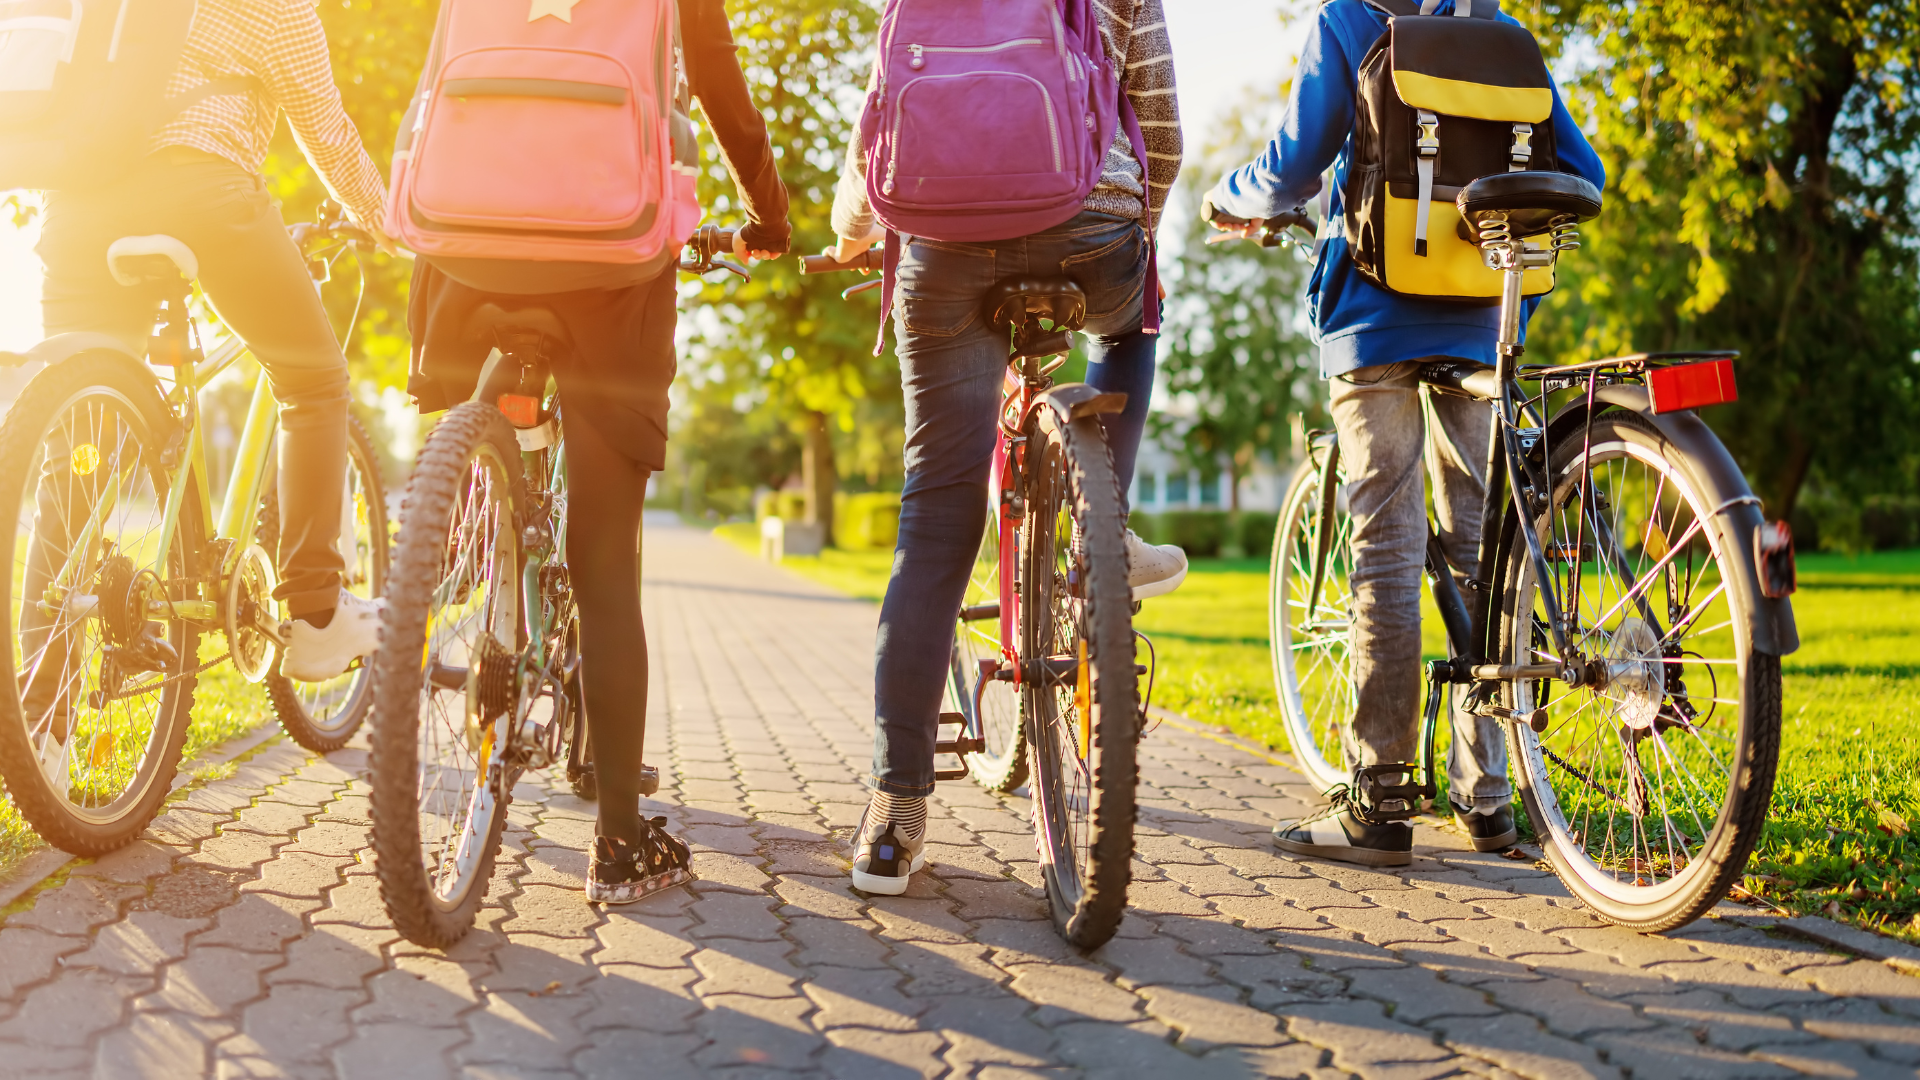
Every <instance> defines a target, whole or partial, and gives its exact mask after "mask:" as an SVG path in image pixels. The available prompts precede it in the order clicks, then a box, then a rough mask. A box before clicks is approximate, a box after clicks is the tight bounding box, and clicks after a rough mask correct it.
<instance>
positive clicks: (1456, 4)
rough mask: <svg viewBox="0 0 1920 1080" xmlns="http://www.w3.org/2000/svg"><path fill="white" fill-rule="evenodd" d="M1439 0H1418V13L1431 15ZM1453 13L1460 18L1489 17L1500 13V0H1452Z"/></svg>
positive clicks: (1438, 4)
mask: <svg viewBox="0 0 1920 1080" xmlns="http://www.w3.org/2000/svg"><path fill="white" fill-rule="evenodd" d="M1439 6H1440V0H1420V14H1422V15H1431V14H1433V9H1434V8H1437V7H1439ZM1453 13H1454V15H1456V16H1457V17H1459V18H1462V19H1491V18H1493V17H1494V16H1496V15H1498V14H1500V0H1453Z"/></svg>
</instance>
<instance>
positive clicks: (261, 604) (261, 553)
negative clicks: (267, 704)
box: [222, 544, 280, 683]
mask: <svg viewBox="0 0 1920 1080" xmlns="http://www.w3.org/2000/svg"><path fill="white" fill-rule="evenodd" d="M277 585H278V582H277V581H275V579H274V573H273V560H272V559H271V558H269V557H268V556H267V552H266V549H265V548H262V547H261V546H260V545H259V544H249V545H247V548H246V550H244V551H242V552H240V554H239V557H238V558H237V559H236V560H235V561H234V565H233V570H232V571H231V572H230V573H228V574H227V595H226V603H225V605H224V606H223V608H222V610H223V612H224V613H225V615H226V617H227V622H226V631H227V649H228V651H230V652H232V653H233V666H234V668H235V669H237V670H238V671H239V672H240V677H241V678H243V679H245V680H247V681H248V682H250V683H257V682H259V681H260V680H262V679H264V678H266V677H267V672H269V671H271V670H273V661H274V658H275V654H276V652H277V651H278V649H279V647H280V642H279V641H278V640H277V639H276V637H275V636H274V635H273V634H272V633H271V632H269V630H268V629H267V628H268V627H270V626H273V625H274V619H273V590H274V589H275V587H276V586H277Z"/></svg>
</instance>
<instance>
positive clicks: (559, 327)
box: [467, 301, 571, 344]
mask: <svg viewBox="0 0 1920 1080" xmlns="http://www.w3.org/2000/svg"><path fill="white" fill-rule="evenodd" d="M467 334H468V336H469V337H471V338H473V339H474V340H477V341H482V342H486V343H488V344H494V343H496V342H501V341H510V340H512V339H513V338H516V337H523V336H525V335H528V334H538V335H540V336H543V337H547V338H551V339H552V340H554V341H556V342H559V343H562V344H565V343H566V342H567V341H569V340H571V339H570V337H569V335H568V334H567V324H566V323H563V322H561V321H560V316H558V315H555V314H554V313H553V312H552V311H551V310H550V309H548V308H545V307H540V306H538V305H535V306H531V307H521V308H514V309H513V310H511V311H509V310H507V309H506V308H503V307H501V306H500V305H499V304H496V303H493V302H492V301H488V302H487V303H484V304H481V305H480V306H479V307H477V308H474V309H473V314H472V315H469V316H467Z"/></svg>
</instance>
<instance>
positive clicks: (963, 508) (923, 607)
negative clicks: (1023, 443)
mask: <svg viewBox="0 0 1920 1080" xmlns="http://www.w3.org/2000/svg"><path fill="white" fill-rule="evenodd" d="M1146 269H1147V243H1146V234H1145V232H1144V230H1142V229H1141V227H1140V224H1139V222H1137V221H1134V220H1132V219H1127V218H1116V217H1111V216H1109V215H1106V214H1096V213H1093V212H1091V211H1083V212H1081V213H1080V214H1079V215H1077V216H1075V217H1074V218H1073V219H1072V220H1070V221H1068V222H1066V223H1065V224H1062V225H1058V226H1055V227H1054V228H1051V229H1048V230H1047V231H1046V232H1043V233H1036V234H1034V235H1032V236H1026V237H1022V238H1020V239H1017V240H1001V241H996V242H994V243H988V244H953V243H945V242H936V241H931V240H918V239H913V238H903V247H902V251H901V257H900V268H899V277H898V284H897V290H898V291H897V296H898V299H897V300H896V302H895V305H894V310H893V318H894V333H895V338H896V341H897V343H898V345H897V350H896V351H897V352H898V354H899V357H900V385H901V388H902V390H903V391H904V392H905V396H906V408H907V437H906V483H905V485H904V487H903V489H902V491H901V493H900V540H899V543H898V545H897V546H896V547H895V548H894V553H893V575H892V577H891V578H890V579H889V580H888V582H887V597H886V600H885V602H884V603H882V604H881V606H880V630H879V634H878V636H877V638H876V640H875V644H874V665H873V668H874V671H873V683H874V687H873V712H874V731H873V784H874V786H875V787H877V788H879V789H880V790H882V791H886V792H889V793H891V794H894V795H929V794H931V793H932V792H933V745H934V742H935V739H936V732H937V730H938V727H939V718H940V700H941V695H942V693H943V691H944V689H945V686H946V679H947V671H948V661H949V657H950V654H951V653H952V651H953V627H954V621H955V620H956V619H958V618H959V616H960V602H961V600H962V599H963V598H964V597H965V594H966V589H967V575H968V573H969V571H971V570H972V568H973V561H974V556H975V555H976V554H977V553H978V552H979V550H980V543H981V539H982V537H984V536H985V534H986V525H987V489H988V480H989V476H990V473H991V471H992V465H993V449H994V443H995V440H996V432H997V425H996V422H995V418H996V416H997V415H998V412H999V407H1000V389H1001V379H1002V376H1003V374H1004V373H1005V371H1006V368H1007V353H1008V337H1007V335H1006V334H1005V333H1003V332H1000V331H996V330H994V329H993V328H992V327H990V326H988V325H987V323H986V320H985V318H984V317H983V316H982V314H981V311H980V306H981V300H982V299H983V298H984V297H985V296H986V294H987V290H988V289H990V288H991V287H992V286H993V284H994V283H995V282H997V281H999V280H1000V279H1002V278H1005V277H1011V276H1015V275H1033V276H1047V277H1053V276H1065V277H1069V278H1072V279H1073V280H1074V281H1075V282H1077V283H1078V284H1079V285H1080V287H1081V288H1082V289H1084V290H1085V291H1086V294H1087V324H1086V329H1085V333H1086V336H1087V345H1088V359H1089V361H1090V362H1089V364H1088V367H1087V373H1088V374H1087V381H1088V382H1090V383H1092V384H1093V385H1094V386H1096V387H1098V388H1100V389H1102V390H1115V391H1120V392H1123V393H1125V394H1126V395H1127V407H1126V410H1125V411H1123V412H1121V413H1117V414H1113V415H1110V416H1106V417H1103V418H1102V419H1103V420H1104V421H1105V422H1106V428H1107V444H1108V446H1109V447H1110V448H1111V449H1112V452H1113V463H1114V468H1115V469H1116V470H1117V471H1118V472H1119V480H1120V487H1121V490H1123V491H1124V490H1125V489H1126V487H1127V485H1128V484H1129V483H1131V482H1132V479H1133V462H1134V457H1135V455H1136V453H1137V452H1138V451H1139V447H1140V435H1141V432H1142V429H1143V428H1144V427H1145V426H1146V421H1147V405H1148V398H1149V395H1150V394H1151V392H1152V390H1153V366H1154V337H1153V336H1152V335H1149V334H1145V333H1142V332H1141V329H1140V326H1141V310H1142V309H1141V297H1142V296H1143V295H1144V294H1145V292H1146V290H1147V289H1148V288H1150V287H1151V286H1149V285H1148V283H1147V280H1146ZM1157 300H1158V298H1157V297H1156V298H1155V302H1157Z"/></svg>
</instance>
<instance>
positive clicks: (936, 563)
mask: <svg viewBox="0 0 1920 1080" xmlns="http://www.w3.org/2000/svg"><path fill="white" fill-rule="evenodd" d="M995 261H996V260H995V255H994V251H993V249H991V248H977V247H972V246H963V245H948V244H941V245H932V244H926V243H923V242H914V243H912V244H909V245H908V247H907V251H906V253H905V255H904V257H903V258H902V260H901V267H900V285H901V297H900V302H899V306H898V308H897V309H896V312H895V328H896V332H897V334H898V341H899V349H898V352H899V356H900V382H901V388H902V390H903V392H904V394H905V397H906V428H907V432H906V483H905V484H904V485H903V490H902V491H901V494H900V539H899V541H898V543H897V544H896V545H895V548H894V559H893V574H892V577H891V578H889V580H888V582H887V595H886V599H885V601H884V602H883V603H882V604H881V607H880V627H879V632H878V635H877V637H876V639H875V647H874V751H873V785H874V787H875V788H876V789H877V790H879V791H882V792H886V793H888V794H890V795H900V796H925V795H929V794H932V792H933V744H934V741H935V732H936V730H937V726H938V722H939V714H940V698H941V694H942V692H943V690H944V687H945V683H946V678H947V662H948V657H949V655H950V654H951V653H952V651H953V624H954V620H955V619H956V618H958V617H959V613H960V602H961V600H962V599H963V598H964V597H965V595H966V588H967V575H968V572H969V571H970V570H971V569H972V567H973V560H974V556H975V555H976V554H977V553H978V552H979V550H980V539H981V537H982V536H983V535H984V532H985V528H986V518H987V485H988V473H989V470H990V467H991V462H992V459H993V448H994V439H995V426H994V415H995V413H996V411H997V407H998V404H999V400H1000V398H999V393H1000V385H1001V378H1002V373H1003V372H1004V371H1005V370H1006V364H1007V345H1006V343H1005V342H1004V341H1003V340H1001V338H1000V336H999V334H997V333H996V332H994V331H992V330H990V329H988V328H987V327H986V326H985V324H984V323H983V321H982V320H981V318H980V316H979V311H978V309H979V304H980V298H981V297H982V296H984V295H985V294H986V290H987V287H988V286H989V285H991V284H992V283H993V281H994V276H993V275H994V272H995Z"/></svg>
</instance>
